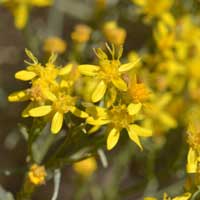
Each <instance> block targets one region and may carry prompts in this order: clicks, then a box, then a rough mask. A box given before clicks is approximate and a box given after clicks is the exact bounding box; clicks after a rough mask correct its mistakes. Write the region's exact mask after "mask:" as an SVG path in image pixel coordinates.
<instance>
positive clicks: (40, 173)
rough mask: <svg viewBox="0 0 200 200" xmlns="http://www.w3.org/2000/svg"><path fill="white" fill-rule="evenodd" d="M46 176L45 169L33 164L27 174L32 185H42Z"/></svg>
mask: <svg viewBox="0 0 200 200" xmlns="http://www.w3.org/2000/svg"><path fill="white" fill-rule="evenodd" d="M46 176H47V174H46V170H45V167H44V166H39V165H37V164H33V165H32V166H31V168H30V169H29V172H28V178H29V180H30V182H31V183H33V184H34V185H41V184H44V183H45V178H46Z"/></svg>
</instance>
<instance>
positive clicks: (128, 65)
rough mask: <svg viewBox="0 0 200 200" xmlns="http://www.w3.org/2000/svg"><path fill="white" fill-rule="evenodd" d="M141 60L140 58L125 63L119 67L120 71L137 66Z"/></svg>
mask: <svg viewBox="0 0 200 200" xmlns="http://www.w3.org/2000/svg"><path fill="white" fill-rule="evenodd" d="M139 61H140V58H139V59H137V60H136V61H135V62H130V63H126V64H123V65H121V66H120V67H119V72H127V71H129V70H131V69H132V68H134V67H137V65H136V64H137V63H138V62H139Z"/></svg>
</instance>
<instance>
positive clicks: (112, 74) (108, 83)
mask: <svg viewBox="0 0 200 200" xmlns="http://www.w3.org/2000/svg"><path fill="white" fill-rule="evenodd" d="M107 48H108V50H109V52H110V53H111V55H112V59H111V60H110V59H109V58H108V56H107V55H106V53H105V52H104V51H103V50H102V49H100V48H99V49H97V50H96V55H97V56H98V58H99V64H100V65H99V66H98V65H89V64H85V65H80V66H79V67H78V68H79V71H80V73H81V74H83V75H86V76H91V77H96V78H97V79H98V80H99V82H98V84H97V86H96V88H95V90H94V92H93V94H92V101H93V102H98V101H100V100H101V99H102V98H103V96H104V95H105V93H106V91H107V90H109V89H110V91H111V89H112V91H114V92H116V88H117V89H118V90H120V91H127V89H128V87H127V84H126V82H125V81H124V80H123V78H122V75H123V74H124V73H125V72H127V71H129V70H131V69H132V68H133V67H135V64H136V63H137V62H138V60H136V61H135V62H130V63H126V64H121V62H120V60H119V59H120V57H121V55H122V47H121V48H120V49H119V52H118V55H117V57H115V56H116V54H115V48H114V47H112V49H110V47H109V46H108V45H107Z"/></svg>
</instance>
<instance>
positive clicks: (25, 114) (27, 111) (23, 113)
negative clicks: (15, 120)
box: [22, 103, 35, 118]
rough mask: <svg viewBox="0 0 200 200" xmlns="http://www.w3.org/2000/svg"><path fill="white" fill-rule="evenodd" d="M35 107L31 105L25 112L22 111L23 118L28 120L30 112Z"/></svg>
mask: <svg viewBox="0 0 200 200" xmlns="http://www.w3.org/2000/svg"><path fill="white" fill-rule="evenodd" d="M34 106H35V104H34V103H30V104H29V105H28V106H27V107H26V108H25V109H24V110H23V111H22V117H24V118H26V117H29V110H30V109H32V108H33V107H34Z"/></svg>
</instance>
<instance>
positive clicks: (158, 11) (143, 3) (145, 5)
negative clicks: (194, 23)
mask: <svg viewBox="0 0 200 200" xmlns="http://www.w3.org/2000/svg"><path fill="white" fill-rule="evenodd" d="M132 2H133V3H134V4H136V5H137V6H138V12H139V13H140V14H144V15H145V16H146V20H147V22H149V21H150V20H152V19H153V18H160V17H161V16H162V15H163V14H164V13H166V12H168V11H169V10H170V8H171V7H172V4H173V0H157V1H156V3H155V0H132Z"/></svg>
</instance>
